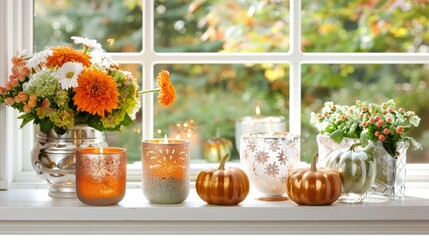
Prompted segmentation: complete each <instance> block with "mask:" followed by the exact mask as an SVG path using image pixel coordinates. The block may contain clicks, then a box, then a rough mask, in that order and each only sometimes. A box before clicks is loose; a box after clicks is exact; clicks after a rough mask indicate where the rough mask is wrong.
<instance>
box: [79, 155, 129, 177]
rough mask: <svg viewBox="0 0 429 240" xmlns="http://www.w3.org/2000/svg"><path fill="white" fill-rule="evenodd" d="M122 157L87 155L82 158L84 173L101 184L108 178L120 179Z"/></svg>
mask: <svg viewBox="0 0 429 240" xmlns="http://www.w3.org/2000/svg"><path fill="white" fill-rule="evenodd" d="M121 159H122V156H121V155H116V154H112V155H87V156H84V157H83V158H82V160H81V161H82V163H81V164H82V165H83V167H84V170H85V171H84V173H86V174H88V175H90V176H91V177H92V178H93V179H94V180H97V181H99V182H101V181H102V180H103V179H104V178H106V176H114V177H116V178H119V177H120V174H118V172H119V171H120V170H121V168H120V165H121Z"/></svg>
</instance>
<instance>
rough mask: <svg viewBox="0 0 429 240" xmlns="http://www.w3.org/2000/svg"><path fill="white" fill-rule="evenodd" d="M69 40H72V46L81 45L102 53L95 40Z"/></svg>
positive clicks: (78, 38) (76, 38)
mask: <svg viewBox="0 0 429 240" xmlns="http://www.w3.org/2000/svg"><path fill="white" fill-rule="evenodd" d="M71 39H73V40H74V44H83V45H85V46H86V47H88V48H92V49H94V50H96V51H102V50H103V49H102V48H101V44H99V43H98V42H97V41H96V40H95V39H88V38H83V37H76V36H73V37H71Z"/></svg>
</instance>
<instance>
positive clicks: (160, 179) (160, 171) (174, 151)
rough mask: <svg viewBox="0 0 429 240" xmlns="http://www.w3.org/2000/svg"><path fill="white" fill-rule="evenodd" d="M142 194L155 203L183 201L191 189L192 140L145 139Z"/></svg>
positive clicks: (143, 144)
mask: <svg viewBox="0 0 429 240" xmlns="http://www.w3.org/2000/svg"><path fill="white" fill-rule="evenodd" d="M142 148H143V151H142V155H143V156H142V171H143V174H142V175H143V178H142V182H143V193H144V196H145V197H146V198H147V199H148V200H149V201H150V202H153V203H162V204H169V203H181V202H183V201H185V200H186V198H187V197H188V195H189V191H190V179H189V172H190V160H189V141H188V140H180V139H151V140H145V141H143V142H142Z"/></svg>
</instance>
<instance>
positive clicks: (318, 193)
mask: <svg viewBox="0 0 429 240" xmlns="http://www.w3.org/2000/svg"><path fill="white" fill-rule="evenodd" d="M317 158H318V154H315V155H314V156H313V161H312V162H311V168H310V169H308V168H300V169H295V170H292V171H291V172H290V173H289V174H288V176H287V179H286V190H287V193H288V196H289V198H290V199H291V200H292V201H294V202H295V203H297V204H299V205H330V204H332V203H334V202H335V201H337V200H338V198H339V197H340V195H341V191H342V182H341V177H340V175H339V174H338V173H337V172H335V171H334V170H331V169H329V168H319V169H317V167H316V161H317Z"/></svg>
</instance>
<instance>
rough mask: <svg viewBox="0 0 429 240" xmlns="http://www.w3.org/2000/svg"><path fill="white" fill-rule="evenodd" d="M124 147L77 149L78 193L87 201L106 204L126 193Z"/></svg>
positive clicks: (114, 201)
mask: <svg viewBox="0 0 429 240" xmlns="http://www.w3.org/2000/svg"><path fill="white" fill-rule="evenodd" d="M126 153H127V152H126V150H125V149H123V148H115V147H106V148H92V147H89V148H83V149H78V150H77V151H76V195H77V197H78V198H79V200H80V201H81V202H83V203H85V204H88V205H96V206H105V205H113V204H117V203H118V202H120V201H121V200H122V199H123V198H124V196H125V188H126V173H127V169H126V168H127V154H126Z"/></svg>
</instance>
